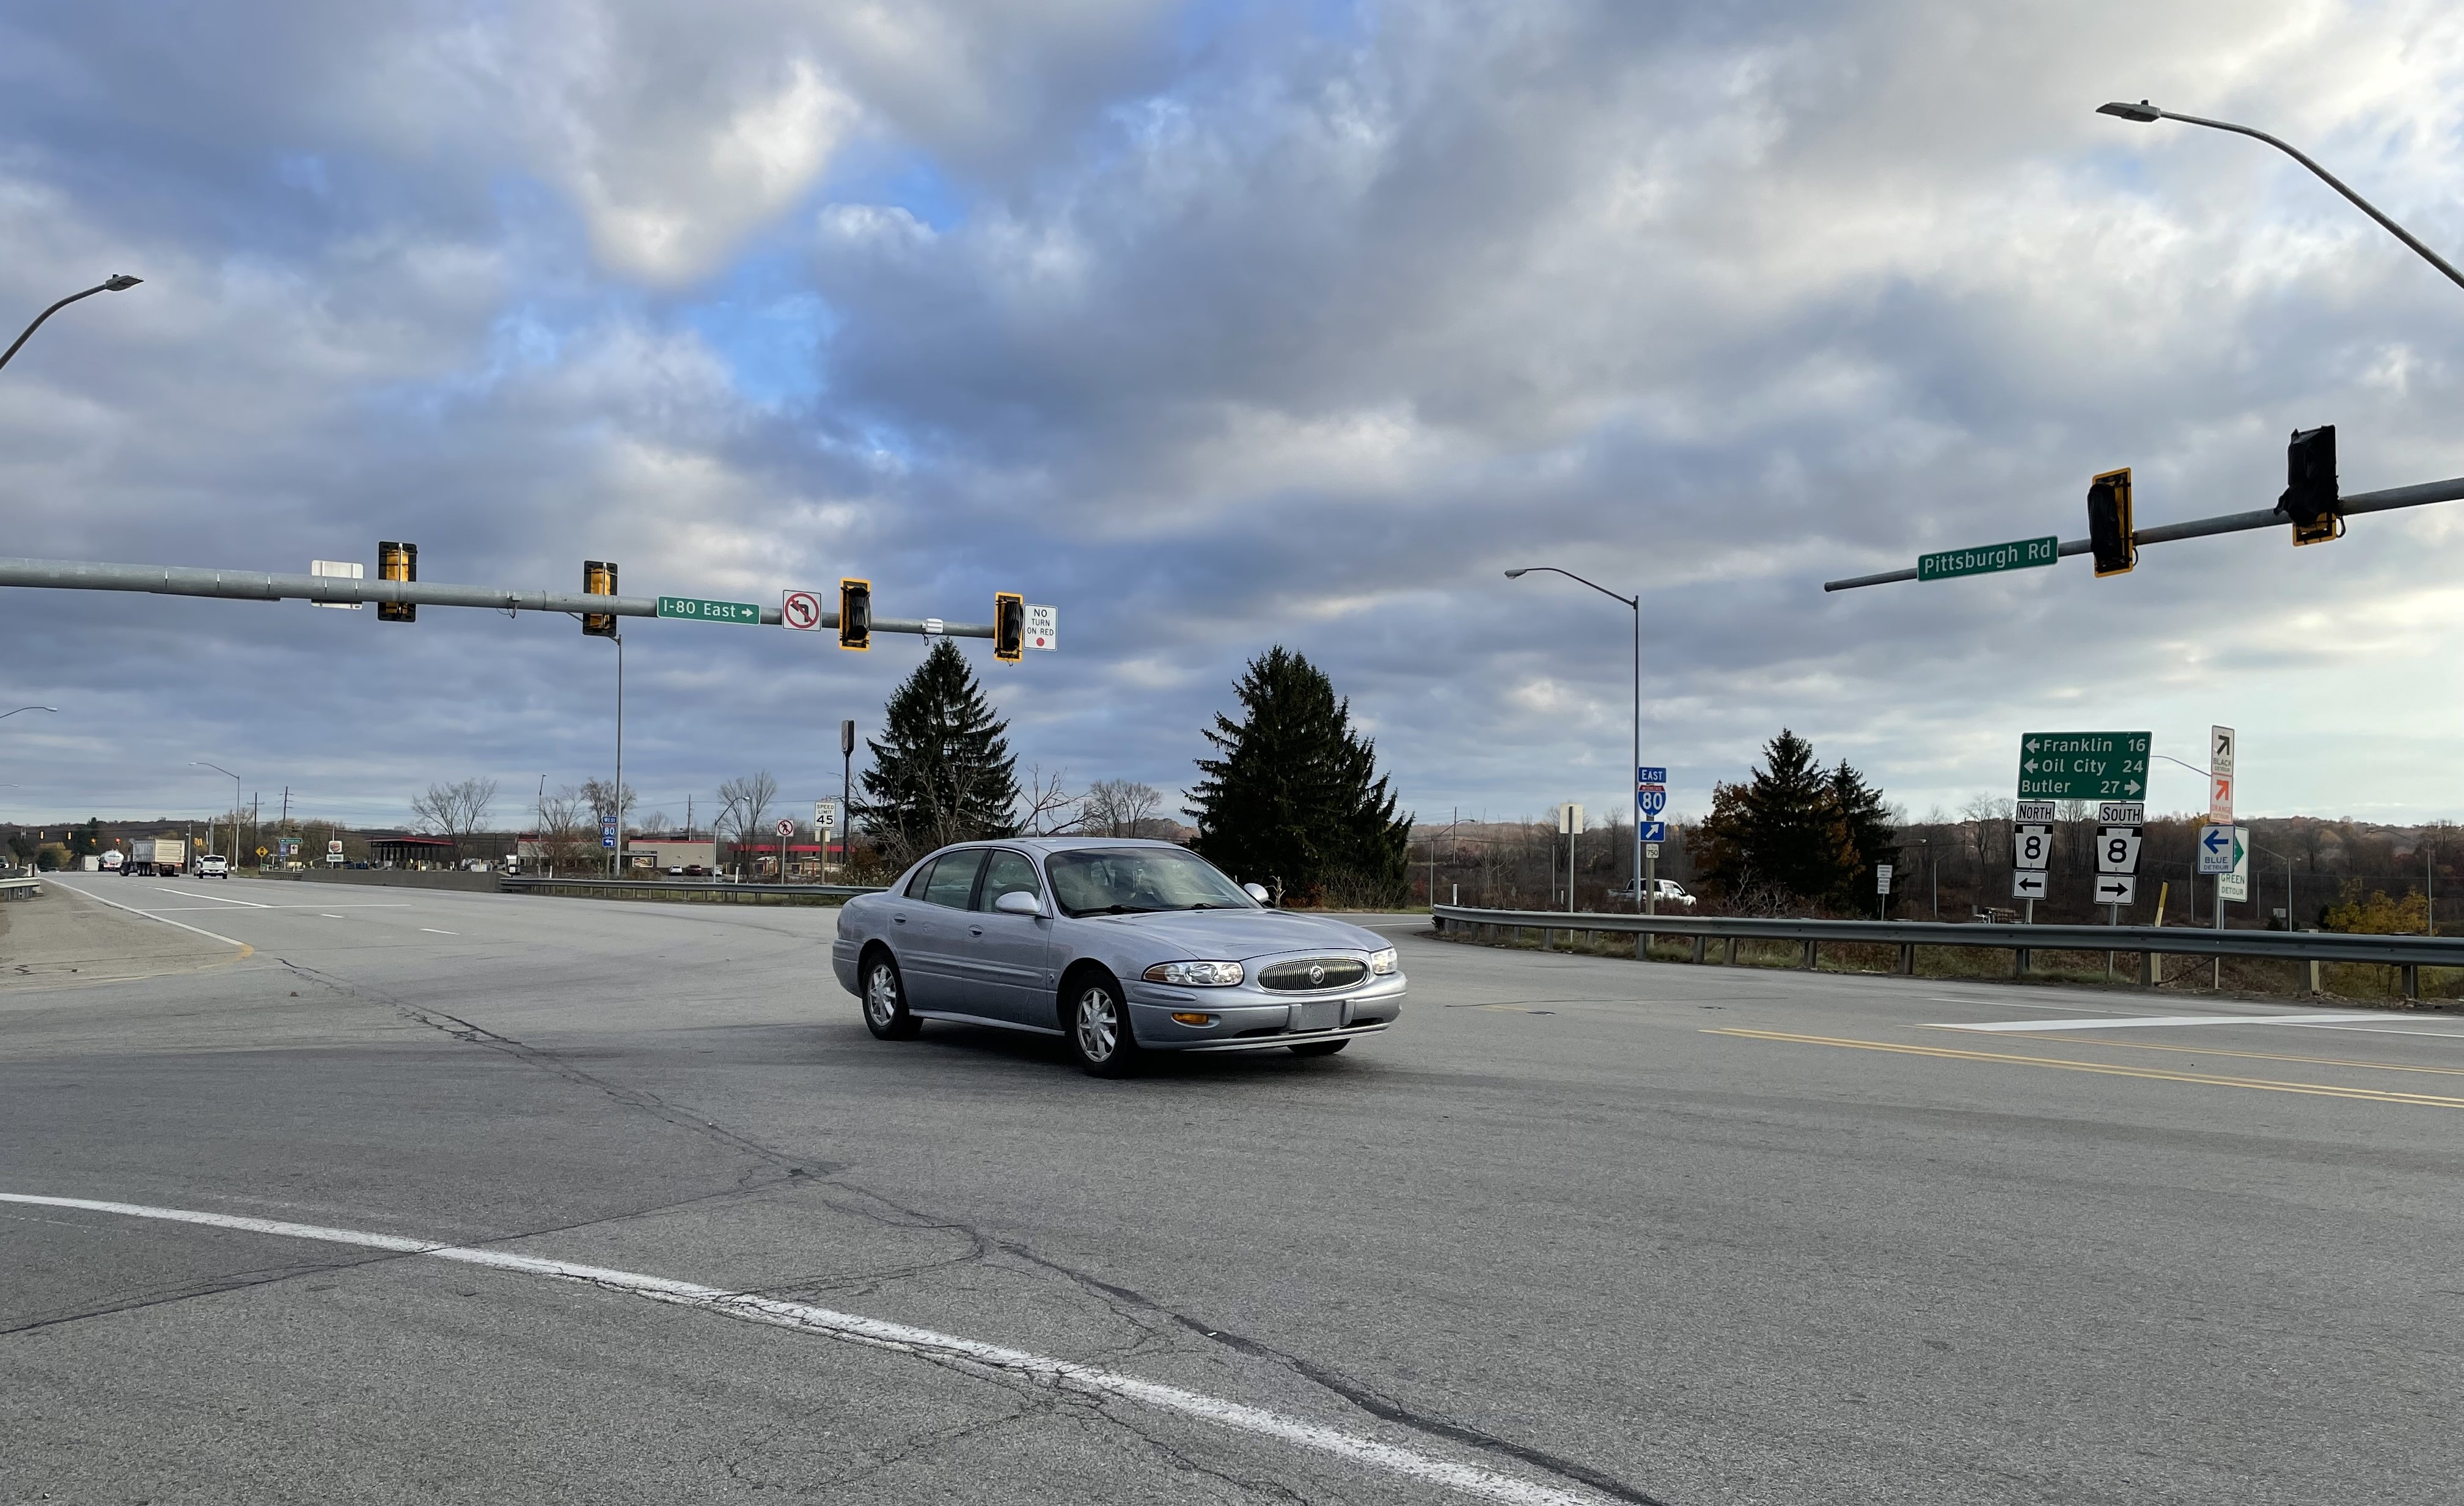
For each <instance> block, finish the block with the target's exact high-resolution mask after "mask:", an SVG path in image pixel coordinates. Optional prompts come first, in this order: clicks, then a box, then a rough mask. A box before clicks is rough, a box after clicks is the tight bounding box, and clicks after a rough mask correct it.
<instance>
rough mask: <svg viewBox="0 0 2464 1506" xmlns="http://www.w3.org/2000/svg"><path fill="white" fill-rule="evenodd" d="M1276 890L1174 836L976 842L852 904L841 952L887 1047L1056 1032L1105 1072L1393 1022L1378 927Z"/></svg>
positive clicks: (1338, 1041)
mask: <svg viewBox="0 0 2464 1506" xmlns="http://www.w3.org/2000/svg"><path fill="white" fill-rule="evenodd" d="M1265 897H1266V894H1265V890H1263V889H1260V888H1258V887H1257V886H1256V885H1254V884H1250V885H1243V884H1236V883H1234V882H1233V881H1232V880H1231V879H1229V878H1227V877H1225V876H1224V875H1223V873H1222V872H1221V870H1220V869H1218V868H1216V867H1215V866H1214V865H1213V864H1211V863H1209V862H1207V861H1206V860H1205V859H1204V858H1202V857H1199V855H1198V854H1197V853H1192V852H1190V851H1189V850H1188V849H1186V848H1182V847H1177V846H1175V845H1174V844H1172V843H1170V842H1146V841H1134V840H1128V839H1120V838H1103V837H1020V838H1017V839H1015V840H1011V841H1001V842H968V843H962V844H960V845H959V846H957V847H946V848H943V849H942V850H941V851H939V852H937V853H934V854H932V855H931V856H929V857H927V858H925V859H924V860H923V861H922V862H919V863H917V864H916V865H915V866H914V867H913V868H911V869H909V870H908V871H907V872H906V873H904V874H902V875H899V878H898V881H897V882H896V883H894V884H892V885H891V886H890V888H889V889H888V890H886V891H884V892H883V893H880V894H874V895H861V896H858V897H855V898H853V899H850V900H848V901H847V908H846V909H844V910H842V911H841V912H840V913H839V934H838V941H837V942H836V943H835V944H834V945H833V946H832V948H831V953H830V961H831V963H832V965H833V967H834V968H835V970H836V971H837V973H838V978H839V982H840V984H841V985H842V986H845V987H846V988H847V991H848V992H849V993H852V994H854V995H855V996H856V997H857V998H858V999H859V1000H861V1001H862V1002H863V1006H864V1023H865V1025H866V1027H867V1028H868V1029H869V1030H871V1031H872V1033H873V1034H874V1035H876V1036H879V1037H880V1038H882V1039H883V1040H899V1039H904V1038H906V1037H908V1036H912V1035H913V1034H914V1033H915V1032H916V1030H918V1029H920V1028H921V1022H923V1021H925V1020H952V1021H957V1022H959V1023H962V1024H967V1025H989V1026H995V1027H999V1028H1001V1029H1003V1030H1026V1031H1031V1032H1033V1033H1036V1034H1040V1035H1059V1036H1062V1037H1063V1038H1065V1039H1066V1040H1067V1042H1068V1044H1069V1049H1070V1051H1071V1052H1073V1053H1074V1054H1075V1055H1076V1056H1077V1058H1078V1061H1079V1064H1080V1065H1081V1066H1083V1067H1085V1068H1086V1069H1087V1070H1088V1071H1089V1072H1091V1073H1094V1074H1098V1075H1101V1076H1117V1075H1119V1074H1122V1073H1124V1072H1127V1071H1129V1070H1130V1069H1131V1067H1132V1066H1133V1065H1134V1063H1135V1062H1136V1059H1137V1057H1138V1056H1139V1055H1140V1054H1141V1053H1142V1052H1166V1051H1194V1052H1229V1051H1265V1050H1272V1049H1275V1048H1278V1047H1284V1048H1289V1049H1290V1050H1291V1051H1293V1052H1299V1053H1300V1054H1302V1055H1305V1056H1325V1055H1331V1054H1333V1053H1334V1052H1339V1051H1341V1050H1343V1049H1344V1048H1345V1047H1346V1046H1348V1045H1350V1044H1351V1043H1352V1040H1353V1037H1354V1036H1358V1035H1374V1034H1375V1033H1376V1032H1377V1031H1379V1030H1385V1029H1387V1028H1388V1027H1389V1026H1391V1025H1393V1024H1394V1023H1395V1020H1396V1017H1397V1016H1398V1015H1399V1014H1401V1013H1402V1009H1403V973H1402V970H1401V968H1400V967H1399V966H1398V965H1397V962H1396V957H1395V949H1394V948H1393V947H1392V946H1389V945H1387V944H1386V941H1385V939H1384V938H1383V937H1380V936H1378V935H1377V934H1376V933H1375V932H1374V931H1366V930H1363V929H1361V928H1360V927H1359V926H1356V925H1350V924H1347V923H1345V922H1344V921H1341V920H1337V919H1332V918H1331V917H1327V916H1314V915H1302V914H1298V913H1296V912H1293V911H1289V910H1276V909H1272V908H1269V907H1268V906H1266V905H1265V903H1264V902H1263V901H1264V900H1265Z"/></svg>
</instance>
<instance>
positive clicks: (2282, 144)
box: [2097, 100, 2464, 288]
mask: <svg viewBox="0 0 2464 1506" xmlns="http://www.w3.org/2000/svg"><path fill="white" fill-rule="evenodd" d="M2097 113H2098V114H2099V115H2118V116H2120V117H2122V118H2123V120H2125V121H2143V122H2144V121H2151V120H2154V121H2179V122H2182V123H2183V124H2185V125H2204V126H2206V127H2207V128H2208V129H2210V130H2211V131H2232V132H2233V133H2234V134H2235V135H2237V136H2248V137H2251V138H2253V139H2254V140H2256V141H2262V142H2265V143H2267V144H2269V145H2270V146H2273V147H2275V148H2276V149H2277V151H2280V152H2282V153H2284V155H2286V156H2287V157H2290V158H2292V159H2293V160H2294V161H2295V162H2298V163H2299V164H2300V165H2301V166H2304V167H2307V168H2309V169H2310V170H2311V171H2312V172H2314V173H2316V174H2317V175H2318V176H2319V179H2320V181H2321V182H2322V183H2324V184H2326V185H2327V187H2329V188H2333V189H2335V190H2336V191H2337V192H2338V193H2341V194H2343V196H2344V197H2345V198H2347V199H2350V200H2351V201H2352V203H2353V207H2354V208H2355V209H2357V210H2361V211H2362V212H2363V213H2365V214H2366V215H2368V216H2369V217H2370V218H2372V219H2374V220H2376V221H2378V222H2379V224H2380V225H2381V226H2382V227H2384V228H2385V229H2386V231H2387V233H2388V234H2390V235H2393V236H2394V237H2395V238H2396V239H2398V240H2400V241H2402V242H2404V243H2405V244H2406V245H2408V246H2409V247H2411V248H2412V249H2413V250H2414V251H2415V252H2417V253H2419V254H2420V255H2421V258H2422V259H2423V260H2424V261H2427V262H2429V263H2430V264H2431V266H2433V267H2436V268H2437V269H2438V270H2439V271H2441V272H2443V273H2445V274H2447V280H2448V281H2450V282H2453V283H2454V284H2455V285H2456V286H2457V287H2460V288H2464V272H2458V271H2456V270H2455V269H2454V268H2453V266H2451V265H2449V264H2448V261H2447V258H2446V257H2444V256H2442V255H2439V254H2438V253H2436V252H2434V251H2432V250H2431V249H2430V248H2429V247H2427V246H2425V245H2423V244H2422V243H2421V241H2420V240H2419V239H2418V238H2417V237H2416V236H2414V234H2413V233H2412V232H2410V231H2409V230H2406V229H2405V228H2404V227H2403V226H2401V225H2399V224H2397V223H2396V222H2395V221H2393V220H2391V219H2389V218H2387V216H2386V215H2384V214H2382V213H2380V212H2379V209H2378V206H2377V205H2375V204H2372V203H2371V202H2370V201H2369V200H2367V199H2365V198H2363V197H2362V196H2361V195H2360V194H2358V193H2355V192H2354V191H2353V190H2352V189H2351V188H2348V187H2346V186H2345V184H2344V181H2343V179H2342V178H2339V177H2337V176H2336V175H2335V174H2334V173H2332V172H2329V171H2328V170H2327V169H2326V168H2324V167H2321V166H2319V164H2318V163H2317V162H2316V161H2314V160H2313V159H2312V158H2311V156H2310V154H2309V153H2307V152H2305V151H2303V150H2302V149H2301V148H2299V146H2296V145H2294V144H2292V143H2290V142H2287V141H2283V140H2281V139H2279V138H2277V137H2274V136H2270V135H2269V134H2267V133H2266V132H2265V131H2262V130H2258V129H2255V127H2252V126H2248V125H2235V124H2234V123H2233V122H2231V121H2210V120H2203V119H2201V118H2200V117H2198V116H2195V115H2177V114H2175V113H2174V112H2173V111H2171V110H2160V109H2157V108H2156V107H2154V106H2153V105H2150V104H2148V103H2147V102H2146V101H2145V100H2142V101H2141V102H2139V103H2138V104H2135V105H2133V104H2119V103H2117V104H2106V105H2100V106H2098V108H2097Z"/></svg>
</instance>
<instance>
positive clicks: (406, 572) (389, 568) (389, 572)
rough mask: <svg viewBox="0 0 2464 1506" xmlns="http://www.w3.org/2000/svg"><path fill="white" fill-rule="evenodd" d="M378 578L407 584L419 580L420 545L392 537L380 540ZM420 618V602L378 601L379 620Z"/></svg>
mask: <svg viewBox="0 0 2464 1506" xmlns="http://www.w3.org/2000/svg"><path fill="white" fill-rule="evenodd" d="M377 579H378V580H381V581H401V582H403V583H404V584H406V585H408V584H410V583H412V582H415V581H417V580H418V579H419V545H417V544H415V543H394V542H393V541H392V540H390V539H387V540H383V541H381V542H379V543H378V544H377ZM418 620H419V604H418V603H417V602H379V603H377V621H379V622H417V621H418Z"/></svg>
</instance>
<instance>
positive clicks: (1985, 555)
mask: <svg viewBox="0 0 2464 1506" xmlns="http://www.w3.org/2000/svg"><path fill="white" fill-rule="evenodd" d="M2061 555H2062V541H2061V537H2060V536H2059V535H2057V534H2047V535H2045V537H2043V538H2041V539H2014V540H2013V541H2012V542H2011V543H1985V544H1978V545H1976V546H1975V547H1973V548H1969V549H1944V550H1941V551H1939V552H1937V553H1934V554H1920V555H1918V556H1917V579H1918V580H1920V581H1948V580H1956V579H1957V578H1959V577H1960V576H1963V575H1991V574H1994V573H1996V572H1997V571H2001V570H2033V569H2035V568H2037V567H2039V566H2041V565H2051V564H2053V563H2054V562H2055V561H2057V560H2058V559H2060V558H2061Z"/></svg>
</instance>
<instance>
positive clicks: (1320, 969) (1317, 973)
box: [1309, 963, 1326, 988]
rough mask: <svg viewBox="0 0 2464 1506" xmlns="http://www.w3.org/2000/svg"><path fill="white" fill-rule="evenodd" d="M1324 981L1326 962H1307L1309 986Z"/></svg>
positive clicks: (1314, 985)
mask: <svg viewBox="0 0 2464 1506" xmlns="http://www.w3.org/2000/svg"><path fill="white" fill-rule="evenodd" d="M1324 982H1326V963H1309V986H1310V987H1312V988H1314V987H1316V986H1318V985H1320V984H1322V983H1324Z"/></svg>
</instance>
